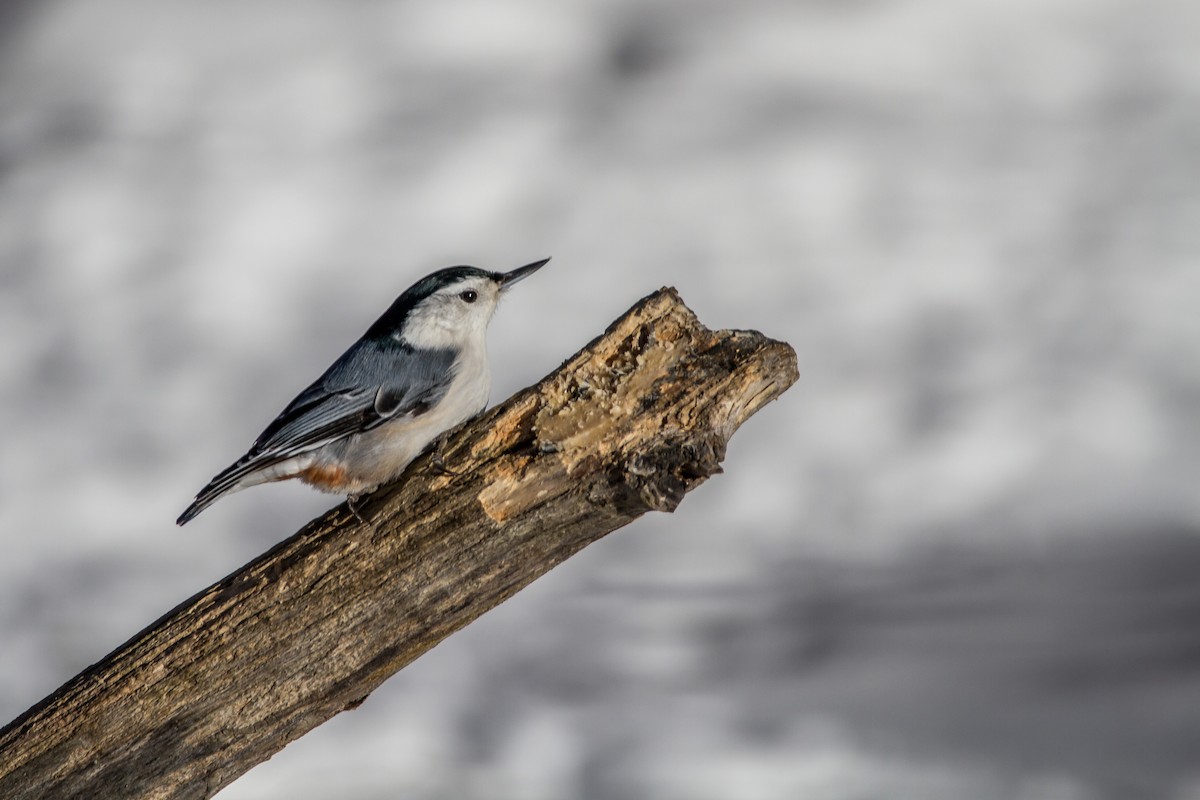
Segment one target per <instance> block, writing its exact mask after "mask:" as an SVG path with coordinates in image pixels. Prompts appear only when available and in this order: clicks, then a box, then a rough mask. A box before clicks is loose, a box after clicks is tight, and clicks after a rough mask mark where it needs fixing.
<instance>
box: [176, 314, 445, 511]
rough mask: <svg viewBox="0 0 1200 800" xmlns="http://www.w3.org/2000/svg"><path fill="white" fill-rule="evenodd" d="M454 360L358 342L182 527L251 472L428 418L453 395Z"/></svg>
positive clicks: (200, 498) (395, 344)
mask: <svg viewBox="0 0 1200 800" xmlns="http://www.w3.org/2000/svg"><path fill="white" fill-rule="evenodd" d="M454 359H455V351H453V350H417V349H415V348H413V347H412V346H411V345H409V344H408V343H407V342H400V341H396V340H395V339H392V338H390V337H388V338H386V339H363V340H360V341H359V342H358V343H357V344H355V345H354V346H353V347H351V348H350V349H349V350H347V351H346V352H345V353H344V354H343V355H342V357H341V358H339V359H338V360H337V361H335V362H334V363H333V366H331V367H330V368H329V369H328V370H326V371H325V374H324V375H322V376H321V377H320V378H319V379H318V380H317V381H316V382H315V383H313V384H312V385H311V386H309V387H308V388H307V389H305V390H304V391H303V392H301V393H300V394H299V395H298V396H297V397H296V399H295V400H293V401H292V402H291V403H290V404H288V407H287V408H285V409H284V410H283V412H282V413H280V415H279V416H278V417H276V418H275V420H274V421H273V422H272V423H271V424H270V425H268V426H267V429H266V430H264V431H263V432H262V433H261V434H260V435H259V437H258V439H257V440H256V441H255V442H254V445H253V446H252V447H251V448H250V451H249V452H247V453H246V455H244V456H242V457H241V458H239V459H238V460H237V461H236V462H234V463H233V464H231V465H230V466H229V467H227V468H226V469H225V470H223V471H222V472H221V473H219V474H218V475H217V476H216V477H215V478H213V479H212V481H210V482H209V484H208V485H207V486H205V487H204V488H203V489H202V490H201V491H200V493H199V494H198V495H196V500H195V502H193V503H192V505H191V506H189V507H188V509H187V510H186V511H184V512H183V514H182V515H181V516H180V517H179V520H178V522H179V524H181V525H182V524H183V523H185V522H187V521H188V520H190V519H192V518H193V517H195V516H196V515H197V514H199V513H200V512H201V511H202V510H204V509H205V508H206V507H207V506H208V505H210V504H211V503H212V502H213V501H215V500H216V499H217V498H218V497H220V496H221V495H223V494H224V493H225V492H227V491H229V490H230V489H232V488H234V487H235V486H236V485H237V482H238V481H239V480H241V479H242V478H243V477H245V476H246V475H249V474H250V473H252V472H255V471H257V470H260V469H263V468H266V467H270V466H272V465H274V464H278V463H280V462H282V461H286V460H287V459H289V458H292V457H294V456H297V455H300V454H301V453H304V452H307V451H309V450H315V449H316V448H318V447H321V446H322V445H326V444H329V443H330V442H334V441H337V440H338V439H343V438H345V437H347V436H352V435H353V434H355V433H360V432H362V431H367V430H370V429H371V428H374V427H376V426H378V425H380V424H382V423H384V422H386V421H388V420H392V419H398V418H400V417H404V416H409V417H416V416H420V415H421V414H424V413H425V412H426V411H428V410H429V409H430V408H432V407H433V406H434V405H436V404H437V403H438V401H439V400H441V399H442V398H443V397H445V395H446V391H447V390H448V389H449V388H450V380H451V378H452V377H453V374H454Z"/></svg>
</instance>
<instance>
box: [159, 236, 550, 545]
mask: <svg viewBox="0 0 1200 800" xmlns="http://www.w3.org/2000/svg"><path fill="white" fill-rule="evenodd" d="M549 260H550V259H548V258H545V259H542V260H541V261H534V262H533V263H531V264H526V265H525V266H523V267H519V268H517V269H514V270H512V271H510V272H492V271H489V270H484V269H480V268H478V267H469V266H457V267H447V268H445V269H440V270H438V271H436V272H433V273H430V274H429V275H426V276H425V277H424V278H422V279H421V280H419V281H417V282H416V283H414V284H413V285H412V286H410V287H409V288H408V289H406V290H405V291H404V292H403V293H402V294H401V295H400V296H399V297H398V298H396V300H395V302H393V303H392V304H391V306H390V307H389V308H388V309H387V311H385V312H384V313H383V315H382V316H380V317H379V319H377V320H376V321H375V322H374V324H372V325H371V327H370V328H368V329H367V332H366V333H365V334H363V336H362V337H361V338H359V340H358V341H356V342H355V343H354V344H352V345H351V346H350V348H349V349H348V350H346V352H345V353H343V354H342V355H341V356H340V357H339V358H338V359H337V360H336V361H334V362H333V364H332V365H331V366H330V367H329V369H327V370H325V373H324V374H323V375H321V377H320V378H318V379H317V380H315V381H314V382H313V383H312V384H311V385H310V386H309V387H308V388H307V389H305V390H304V391H302V392H300V394H298V395H297V396H296V398H295V399H294V400H292V402H291V403H289V404H288V405H287V407H286V408H284V410H283V411H282V412H280V414H279V415H278V416H277V417H275V419H274V421H272V422H271V424H270V425H268V426H267V427H266V429H265V430H264V431H263V432H262V433H261V434H259V436H258V438H257V439H256V440H255V441H254V444H253V445H251V447H250V449H249V450H248V451H247V452H246V454H245V455H243V456H242V457H241V458H239V459H238V460H237V461H235V462H234V463H233V464H231V465H229V466H228V467H227V468H226V469H224V470H222V471H221V472H219V473H218V474H217V475H216V476H215V477H214V478H213V479H212V480H211V481H210V482H209V483H208V485H207V486H205V487H204V488H203V489H201V490H200V492H199V493H198V494H197V495H196V498H195V500H193V501H192V503H191V505H189V506H188V507H187V509H186V510H184V512H183V513H182V514H180V515H179V518H178V519H177V520H176V521H175V522H176V524H177V525H184V524H186V523H187V522H189V521H190V520H192V519H194V518H195V517H196V515H197V514H199V513H200V512H201V511H203V510H204V509H206V508H208V507H209V506H210V505H212V504H213V503H214V502H216V501H217V500H219V499H220V498H221V497H224V496H225V495H227V494H231V493H232V492H237V491H240V490H242V489H246V488H248V487H250V486H257V485H258V484H260V483H268V482H271V481H282V480H288V479H291V478H298V479H299V480H301V481H303V482H304V483H307V484H308V485H310V486H313V487H314V488H316V489H319V490H321V491H324V492H331V493H336V494H345V495H348V496H349V497H350V499H351V501H352V502H353V500H354V499H355V498H356V497H358V496H360V495H362V494H365V493H367V492H370V491H373V490H374V489H376V488H378V487H379V486H380V485H382V484H384V483H388V482H390V481H392V480H393V479H395V478H397V477H399V475H400V473H401V472H403V471H404V468H405V467H406V466H408V464H409V462H411V461H412V460H413V459H414V458H416V457H417V456H418V455H420V454H421V453H422V452H423V451H424V450H425V449H426V448H427V447H428V446H429V445H430V444H432V443H433V442H434V441H435V440H436V439H437V438H438V437H439V436H441V435H442V434H443V433H445V432H446V431H449V430H450V429H451V428H454V427H456V426H457V425H459V424H461V423H463V422H465V421H467V420H469V419H471V418H472V417H474V416H476V415H477V414H479V412H481V411H483V409H484V408H485V407H486V406H487V401H488V392H489V389H490V387H491V373H490V370H489V368H488V362H487V342H486V334H487V327H488V323H489V322H490V321H491V319H492V315H493V314H494V313H495V311H496V305H497V303H499V301H500V296H501V295H502V294H504V293H505V292H507V291H508V290H509V289H511V288H512V287H513V286H514V285H516V284H517V282H519V281H521V280H524V279H525V278H527V277H529V276H530V275H532V274H533V273H534V272H536V271H537V270H539V269H541V268H542V267H543V266H544V265H545V264H546V263H547V262H548V261H549Z"/></svg>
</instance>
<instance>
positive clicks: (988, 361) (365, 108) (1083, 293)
mask: <svg viewBox="0 0 1200 800" xmlns="http://www.w3.org/2000/svg"><path fill="white" fill-rule="evenodd" d="M0 9H2V11H0V35H2V37H3V38H2V39H0V376H2V378H0V392H2V395H0V441H3V447H2V449H0V548H2V549H0V552H2V553H3V557H2V558H0V722H2V721H7V720H8V719H11V718H12V717H13V716H15V715H17V714H18V713H20V712H21V711H23V710H24V709H25V708H27V707H28V706H29V705H31V704H32V703H34V702H35V701H37V700H38V699H40V698H41V697H42V696H43V695H45V694H47V693H49V692H51V691H52V690H54V689H55V688H56V687H57V686H59V685H60V684H61V683H62V682H63V681H64V680H66V679H67V678H69V677H71V676H72V675H73V674H75V673H76V672H77V671H78V670H80V669H81V668H83V667H84V666H86V665H87V664H89V663H91V662H93V661H95V660H97V659H99V658H100V657H102V656H103V655H104V654H105V653H107V652H108V651H109V650H111V649H112V648H113V647H115V646H116V645H118V644H119V643H120V642H122V641H124V640H125V639H126V638H127V637H128V636H130V635H131V634H133V633H134V632H135V631H137V630H138V629H140V628H141V627H142V626H144V625H145V624H147V623H149V622H150V621H151V620H153V619H155V618H156V617H157V616H158V615H159V614H160V613H162V612H163V611H165V610H166V609H168V608H170V607H172V606H173V605H174V604H176V603H177V602H179V601H180V600H182V599H184V598H185V597H187V596H189V595H190V594H192V593H193V592H195V591H197V590H199V589H201V588H203V587H204V586H205V585H207V584H208V583H210V582H212V581H214V580H216V579H218V578H220V577H222V576H223V575H225V574H227V573H228V572H230V571H232V570H234V569H235V568H237V567H238V566H240V565H241V564H242V563H244V562H245V561H247V560H249V559H250V558H252V557H253V556H255V555H257V554H259V553H260V552H261V551H263V550H264V549H266V548H267V547H268V546H269V545H271V544H273V543H274V542H275V541H277V540H279V539H282V538H284V537H285V536H287V535H289V534H291V533H292V532H293V531H295V530H296V529H297V528H298V527H299V526H300V525H301V524H302V523H303V522H305V521H307V520H308V519H309V518H311V517H312V516H314V515H316V514H317V513H319V512H320V511H322V510H323V509H325V508H327V507H329V506H330V505H332V504H333V502H335V501H334V499H333V498H329V497H326V496H322V495H318V494H315V493H313V492H311V491H310V490H307V489H305V488H304V487H301V486H288V485H277V486H271V487H263V488H258V489H255V490H253V491H250V492H246V493H243V494H239V495H236V496H234V497H231V498H228V499H226V500H223V501H222V502H221V503H219V504H217V505H216V506H214V507H213V508H212V509H211V510H209V511H208V512H206V513H205V514H204V515H203V516H201V517H200V518H199V519H198V520H197V521H196V522H195V523H193V524H192V525H190V526H189V527H188V528H187V529H185V530H181V529H177V528H176V527H175V526H174V525H173V524H172V521H173V520H174V518H175V516H176V514H178V513H179V511H180V510H181V509H182V508H183V507H184V506H185V505H186V503H187V502H188V501H189V499H190V498H191V496H192V494H193V493H194V492H195V491H196V490H197V489H199V488H200V486H202V485H203V484H204V483H205V481H206V480H207V479H208V478H209V477H210V476H211V475H212V474H213V473H214V472H216V471H217V470H218V469H220V468H221V467H223V466H225V465H226V464H227V463H228V462H229V461H231V460H232V459H233V458H235V457H236V456H238V455H239V454H241V453H242V452H243V450H244V449H245V448H246V446H247V445H248V444H249V443H250V441H251V440H252V439H253V437H254V436H255V435H256V434H257V433H258V432H259V431H260V430H261V428H262V427H263V426H264V425H265V424H266V423H267V422H268V421H269V420H270V419H271V418H272V417H273V416H274V414H275V413H276V412H277V411H278V410H279V409H280V408H281V407H282V406H283V404H284V403H286V402H287V401H288V400H289V399H291V397H292V396H293V395H294V394H295V393H296V392H297V391H298V390H299V389H301V388H302V387H303V386H304V385H306V384H307V383H308V382H309V381H310V380H311V379H312V378H313V377H315V376H316V375H317V374H319V373H320V371H321V370H323V369H324V368H325V367H326V366H327V365H328V363H329V362H330V361H331V360H332V359H333V358H334V357H336V356H337V355H338V354H340V353H341V352H342V350H343V349H344V348H345V347H346V346H347V345H348V344H349V343H350V342H351V341H353V340H354V339H355V338H356V337H357V336H358V335H359V334H360V333H361V332H362V331H363V330H365V328H366V326H367V325H368V324H369V323H370V322H371V321H372V320H373V319H374V318H375V316H376V315H377V314H378V313H380V311H381V310H382V309H383V308H384V307H385V306H386V305H387V304H388V303H389V302H390V301H391V299H392V298H393V297H394V295H396V294H397V293H399V292H400V291H401V290H403V289H404V288H405V287H406V286H407V285H408V284H409V283H411V282H412V281H413V280H414V279H416V278H417V277H419V276H420V275H421V274H423V273H425V272H428V271H430V270H432V269H435V268H438V267H441V266H445V265H448V264H454V263H464V262H465V263H471V264H477V265H481V266H488V267H494V268H510V267H513V266H516V265H519V264H523V263H525V262H527V261H530V260H532V259H535V258H539V257H542V256H545V255H552V256H553V257H554V260H553V261H552V262H551V264H550V266H549V267H548V268H547V269H546V270H544V271H542V272H541V273H539V274H538V276H537V277H536V278H535V279H533V280H531V281H529V282H527V283H525V284H522V286H521V287H520V290H519V291H518V292H514V294H513V296H511V297H510V298H509V299H508V300H507V301H506V303H505V305H504V307H502V308H501V310H500V313H499V315H498V316H497V319H496V322H495V324H494V326H493V328H492V338H491V345H492V353H493V365H494V373H495V375H496V384H495V387H494V390H493V401H499V400H502V399H503V398H504V397H506V396H508V395H509V394H510V393H512V392H513V391H515V390H517V389H518V388H520V387H522V386H524V385H527V384H528V383H530V382H532V381H534V380H536V379H537V378H540V377H541V376H542V375H543V374H545V373H546V372H548V371H549V370H550V369H552V368H553V367H555V366H557V364H558V363H559V362H560V361H561V359H563V358H565V357H566V356H568V355H569V354H570V353H572V352H574V351H575V350H576V349H577V348H578V347H580V346H581V345H582V344H584V343H585V342H586V341H587V340H588V339H590V338H591V337H592V336H594V335H595V334H596V333H598V332H599V331H600V330H601V329H602V328H603V327H604V326H605V325H606V324H607V323H608V322H609V321H611V320H612V319H613V318H614V317H616V316H617V315H618V314H619V313H620V312H622V311H623V310H624V309H625V308H627V307H628V306H629V305H630V304H631V303H633V302H634V301H635V300H637V299H638V298H640V297H641V296H643V295H645V294H646V293H648V292H650V291H652V290H654V289H656V288H658V287H659V286H662V285H674V286H676V287H678V288H679V290H680V291H681V293H682V294H683V297H684V298H685V300H687V301H688V302H689V304H691V305H692V307H693V308H695V309H696V310H697V312H698V313H699V315H700V318H701V319H702V320H703V321H704V322H705V323H706V324H708V325H710V326H713V327H753V328H758V329H760V330H762V331H764V332H766V333H767V334H769V335H771V336H774V337H776V338H781V339H785V340H787V341H789V342H791V343H792V344H793V345H794V346H795V347H796V349H797V351H798V353H799V356H800V367H801V380H800V383H798V384H797V385H796V386H795V387H794V388H793V389H792V390H791V391H790V392H788V393H787V394H786V395H785V396H784V397H783V398H782V399H781V400H780V401H779V402H777V403H775V404H773V405H772V406H769V407H768V408H766V409H765V410H764V411H763V412H761V413H760V414H759V415H758V416H757V417H755V418H754V419H753V420H751V421H750V423H748V424H747V425H746V427H745V428H743V430H742V431H741V432H740V433H739V434H738V435H737V436H736V437H735V438H734V440H733V442H732V443H731V447H730V450H729V456H728V459H727V461H726V469H727V474H725V475H724V476H722V477H719V478H717V479H714V480H713V481H711V482H710V483H708V484H706V485H705V486H704V487H702V488H701V489H700V490H699V491H697V492H696V493H695V494H693V495H692V496H691V497H690V498H689V499H688V500H687V501H686V502H685V503H684V504H683V506H682V507H681V508H680V510H679V511H678V513H676V514H675V515H674V516H670V517H668V516H650V517H646V518H644V519H643V520H642V521H640V522H639V523H637V524H636V525H634V526H633V527H631V528H629V529H626V530H623V531H621V532H618V533H616V534H614V535H612V536H611V537H609V538H608V539H606V540H604V541H602V542H600V543H599V544H597V545H595V546H593V547H591V548H589V549H588V550H586V551H585V552H583V553H582V554H580V555H579V556H577V557H576V558H573V559H571V560H570V561H569V562H568V563H566V564H565V565H563V566H562V567H560V568H558V569H557V570H555V571H554V572H553V573H552V574H551V575H549V576H547V577H546V578H545V579H543V580H541V581H538V582H537V583H535V584H534V585H533V586H532V587H530V588H529V589H528V590H526V591H524V592H522V593H521V594H520V595H518V596H517V597H516V598H514V599H513V600H512V601H510V602H508V603H506V604H504V605H503V606H501V607H500V608H498V609H497V610H495V611H494V612H492V613H490V614H488V615H487V616H486V617H484V618H483V619H481V620H480V621H479V622H477V623H476V624H474V625H472V626H471V627H470V628H468V629H467V630H465V631H463V632H462V633H460V634H458V635H456V636H454V637H452V638H451V639H449V640H447V641H446V642H445V643H444V644H442V645H441V646H439V647H438V648H437V649H436V650H435V651H433V652H431V653H430V654H429V655H428V656H426V657H425V658H423V659H421V660H420V661H419V662H417V663H415V664H414V665H413V666H412V667H410V668H409V669H407V670H405V671H403V672H402V673H401V674H399V675H398V676H396V677H395V678H394V679H392V680H391V681H389V682H388V683H387V684H386V685H385V686H384V687H382V688H381V689H380V690H379V691H377V692H376V693H375V694H374V695H372V696H371V698H370V699H369V700H368V701H367V703H366V704H365V705H364V706H363V707H362V708H361V709H360V710H358V711H355V712H354V713H352V714H343V715H341V716H340V717H338V718H337V719H335V720H333V721H332V722H330V723H328V724H327V725H325V726H323V727H321V728H319V729H317V730H316V731H314V732H313V733H312V734H310V735H308V736H306V737H305V738H303V739H302V740H300V741H298V742H296V743H295V744H293V745H291V746H289V747H288V748H287V749H286V750H285V751H284V752H282V753H280V754H279V755H277V756H276V757H275V758H274V759H272V760H271V761H270V762H268V763H266V764H264V765H262V766H260V767H258V768H256V769H255V770H254V771H252V772H251V773H250V774H248V775H247V776H245V777H244V778H243V779H241V780H240V781H238V782H237V783H235V784H234V785H233V786H231V787H230V788H229V789H227V790H226V791H225V792H224V793H223V794H222V795H221V797H222V798H227V799H228V800H268V799H269V798H272V799H273V798H297V797H299V798H306V799H308V800H327V799H328V800H334V798H345V797H354V798H365V799H367V800H373V799H374V798H379V799H380V800H382V798H398V797H404V798H417V799H418V800H420V799H422V798H430V799H432V798H456V799H464V800H470V799H472V798H481V799H482V798H488V799H489V800H490V799H495V798H501V799H503V798H514V799H515V800H540V799H545V800H562V799H565V798H586V799H587V800H606V799H608V798H612V799H614V800H615V799H616V798H672V799H676V798H677V799H678V800H708V799H709V798H711V799H712V800H717V799H720V800H743V799H745V800H774V799H775V798H800V797H803V798H806V800H865V799H866V798H881V799H884V800H906V799H910V798H911V800H939V799H942V798H945V799H947V800H948V799H949V798H968V799H969V800H990V799H991V798H996V799H997V800H999V799H1001V798H1004V799H1007V798H1019V799H1020V800H1043V799H1044V800H1090V799H1091V798H1112V799H1113V800H1128V799H1129V798H1159V797H1161V798H1170V799H1171V800H1196V798H1200V581H1197V575H1198V574H1200V494H1198V492H1197V490H1196V483H1197V478H1198V476H1200V413H1197V412H1198V411H1200V311H1198V309H1197V306H1198V305H1200V55H1198V54H1197V53H1198V51H1197V47H1198V45H1200V5H1198V4H1196V3H1195V2H1192V1H1191V0H1146V1H1145V2H1138V3H1129V2H1125V1H1124V0H1086V1H1085V0H1016V1H1015V2H1014V0H971V1H970V2H962V3H945V2H935V0H910V1H909V2H899V1H898V0H890V1H889V0H841V1H840V2H832V1H831V0H750V1H749V2H716V1H715V0H709V1H708V2H705V1H704V0H691V1H690V2H684V0H660V1H657V2H643V3H637V2H622V1H620V0H586V1H581V2H576V3H559V2H551V1H550V0H515V1H514V2H508V3H489V2H483V0H475V2H455V1H453V0H451V1H450V2H443V3H417V2H396V1H392V0H373V1H369V0H360V1H359V2H337V1H336V0H293V1H292V2H288V3H282V2H270V3H269V2H262V1H261V0H243V1H242V2H209V3H182V2H169V1H168V2H164V1H163V0H106V1H105V2H95V0H40V2H33V1H32V0H24V2H15V0H14V2H7V3H4V4H3V6H0Z"/></svg>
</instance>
